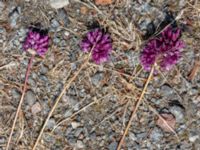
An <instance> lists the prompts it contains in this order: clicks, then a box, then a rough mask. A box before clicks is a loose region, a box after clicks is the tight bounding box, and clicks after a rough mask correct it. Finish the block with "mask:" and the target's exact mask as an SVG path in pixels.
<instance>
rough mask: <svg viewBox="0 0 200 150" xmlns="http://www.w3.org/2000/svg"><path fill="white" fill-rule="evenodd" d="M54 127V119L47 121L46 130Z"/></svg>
mask: <svg viewBox="0 0 200 150" xmlns="http://www.w3.org/2000/svg"><path fill="white" fill-rule="evenodd" d="M55 125H56V121H55V119H53V118H51V119H49V121H48V123H47V128H48V129H53V127H54V126H55Z"/></svg>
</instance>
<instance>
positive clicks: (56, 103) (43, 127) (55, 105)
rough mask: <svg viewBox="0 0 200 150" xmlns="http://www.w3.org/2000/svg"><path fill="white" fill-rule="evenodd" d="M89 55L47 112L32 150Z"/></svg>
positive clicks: (85, 63) (87, 60) (85, 64)
mask: <svg viewBox="0 0 200 150" xmlns="http://www.w3.org/2000/svg"><path fill="white" fill-rule="evenodd" d="M92 50H93V48H92V49H91V51H92ZM90 55H91V52H90V54H89V55H88V58H87V59H86V60H85V62H84V63H83V64H82V65H81V67H80V68H79V70H77V72H76V73H75V74H74V76H73V77H72V78H71V79H70V80H69V82H68V83H67V84H66V85H65V86H64V88H63V90H62V92H61V93H60V95H59V96H58V98H57V99H56V102H55V104H54V105H53V107H52V109H51V111H50V112H49V114H48V116H47V118H46V120H45V122H44V124H43V126H42V129H41V130H40V133H39V135H38V137H37V140H36V142H35V144H34V146H33V149H32V150H35V149H36V147H37V145H38V143H39V141H40V139H41V137H42V134H43V132H44V129H45V127H46V125H47V122H48V121H49V119H50V117H51V116H52V114H53V112H54V110H55V109H56V107H57V105H58V103H59V101H60V100H61V98H62V96H63V95H64V93H65V91H66V90H67V89H68V88H69V87H70V86H71V83H72V82H73V81H74V80H75V79H76V78H77V77H78V75H79V73H80V72H81V71H82V70H83V69H84V68H85V67H86V66H87V64H88V62H89V59H90Z"/></svg>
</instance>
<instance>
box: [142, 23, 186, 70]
mask: <svg viewBox="0 0 200 150" xmlns="http://www.w3.org/2000/svg"><path fill="white" fill-rule="evenodd" d="M180 36H181V30H180V29H178V28H172V27H171V26H169V27H167V28H166V29H165V30H164V31H162V33H161V34H160V35H159V36H158V37H156V38H154V39H151V40H149V41H148V43H147V44H146V46H145V47H144V49H143V51H142V53H141V56H140V61H141V64H142V66H143V68H144V69H145V70H147V71H150V70H151V67H152V66H153V65H154V64H155V63H156V65H158V66H159V67H160V68H161V69H162V70H170V69H171V68H172V67H173V65H175V64H176V63H177V62H178V60H179V59H180V56H181V51H180V50H181V49H182V48H183V47H184V45H185V44H184V42H183V41H182V40H180Z"/></svg>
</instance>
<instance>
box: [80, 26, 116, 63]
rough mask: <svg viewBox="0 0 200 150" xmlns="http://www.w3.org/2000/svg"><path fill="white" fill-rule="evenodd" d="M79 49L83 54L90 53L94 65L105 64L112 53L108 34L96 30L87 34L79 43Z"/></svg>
mask: <svg viewBox="0 0 200 150" xmlns="http://www.w3.org/2000/svg"><path fill="white" fill-rule="evenodd" d="M80 47H81V49H82V51H84V52H90V51H91V50H92V52H91V55H92V60H93V61H94V62H95V63H96V64H100V63H103V62H106V61H107V60H108V59H109V54H110V53H111V51H112V39H111V37H110V35H109V34H107V33H104V32H103V31H102V30H101V29H99V28H97V29H94V30H93V31H90V32H88V33H87V35H86V37H85V38H84V39H83V40H82V41H81V43H80Z"/></svg>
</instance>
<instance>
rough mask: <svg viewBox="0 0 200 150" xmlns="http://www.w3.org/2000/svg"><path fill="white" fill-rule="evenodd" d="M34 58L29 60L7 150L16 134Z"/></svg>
mask: <svg viewBox="0 0 200 150" xmlns="http://www.w3.org/2000/svg"><path fill="white" fill-rule="evenodd" d="M34 57H35V55H32V56H31V58H30V60H29V64H28V67H27V71H26V76H25V82H24V86H23V91H22V95H21V99H20V101H19V104H18V107H17V112H16V114H15V118H14V121H13V124H12V128H11V132H10V135H9V138H8V142H7V145H6V150H8V149H9V146H10V142H11V139H12V135H13V132H14V129H15V125H16V122H17V118H18V115H19V112H20V110H21V107H22V104H23V101H24V96H25V93H26V89H27V82H28V77H29V75H30V71H31V66H32V63H33V59H34Z"/></svg>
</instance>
